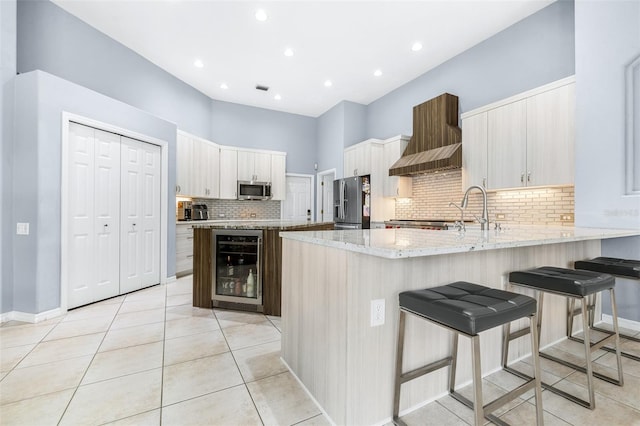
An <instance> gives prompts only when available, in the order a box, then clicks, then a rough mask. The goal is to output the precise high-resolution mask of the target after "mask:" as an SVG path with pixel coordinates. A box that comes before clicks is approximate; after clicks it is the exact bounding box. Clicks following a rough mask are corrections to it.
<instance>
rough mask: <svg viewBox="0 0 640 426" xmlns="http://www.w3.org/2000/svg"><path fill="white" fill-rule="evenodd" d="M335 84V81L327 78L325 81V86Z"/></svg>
mask: <svg viewBox="0 0 640 426" xmlns="http://www.w3.org/2000/svg"><path fill="white" fill-rule="evenodd" d="M331 86H333V82H332V81H331V80H327V81H325V82H324V87H331Z"/></svg>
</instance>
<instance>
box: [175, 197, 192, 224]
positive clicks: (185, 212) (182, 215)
mask: <svg viewBox="0 0 640 426" xmlns="http://www.w3.org/2000/svg"><path fill="white" fill-rule="evenodd" d="M191 208H192V205H191V201H178V220H191Z"/></svg>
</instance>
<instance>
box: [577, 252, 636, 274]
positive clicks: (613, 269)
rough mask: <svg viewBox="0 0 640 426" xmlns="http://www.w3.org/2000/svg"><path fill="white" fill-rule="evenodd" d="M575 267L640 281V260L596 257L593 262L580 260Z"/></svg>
mask: <svg viewBox="0 0 640 426" xmlns="http://www.w3.org/2000/svg"><path fill="white" fill-rule="evenodd" d="M574 266H575V268H576V269H586V270H587V271H596V272H604V273H605V274H612V275H619V276H621V277H629V278H635V279H640V260H630V259H618V258H615V257H596V258H595V259H591V260H579V261H577V262H576V263H575V265H574Z"/></svg>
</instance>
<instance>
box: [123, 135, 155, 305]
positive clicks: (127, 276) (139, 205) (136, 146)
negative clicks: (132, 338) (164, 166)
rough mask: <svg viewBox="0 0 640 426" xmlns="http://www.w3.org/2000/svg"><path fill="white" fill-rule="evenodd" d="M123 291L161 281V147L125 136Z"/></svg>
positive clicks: (126, 291)
mask: <svg viewBox="0 0 640 426" xmlns="http://www.w3.org/2000/svg"><path fill="white" fill-rule="evenodd" d="M121 141H122V151H121V152H122V163H121V167H122V173H121V176H122V195H121V200H122V203H121V213H120V223H121V232H120V241H121V248H120V292H121V293H128V292H130V291H134V290H138V289H140V288H143V287H148V286H150V285H154V284H158V283H159V282H160V170H161V169H160V147H157V146H155V145H151V144H147V143H144V142H140V141H137V140H134V139H130V138H126V137H122V138H121Z"/></svg>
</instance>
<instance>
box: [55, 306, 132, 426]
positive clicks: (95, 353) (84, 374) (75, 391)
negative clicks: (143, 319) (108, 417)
mask: <svg viewBox="0 0 640 426" xmlns="http://www.w3.org/2000/svg"><path fill="white" fill-rule="evenodd" d="M125 299H126V297H125V298H123V299H122V302H120V306H119V307H118V309H117V310H116V313H115V315H114V316H113V319H112V320H111V323H110V324H109V327H108V328H107V331H105V333H104V336H102V340H101V341H100V344H99V345H98V347H97V348H96V350H95V352H94V353H93V356H92V357H91V361H89V364H88V365H87V368H86V370H84V373H83V374H82V377H80V381H79V382H78V385H77V386H76V387H75V389H74V390H73V394H72V395H71V398H69V402H67V405H66V406H65V407H64V411H62V415H61V416H60V419H59V420H58V422H57V423H56V424H57V425H58V426H59V425H60V423H61V422H62V419H64V416H65V414H67V410H68V409H69V406H70V405H71V401H73V398H74V397H75V396H76V393H77V392H78V389H79V388H80V385H81V384H82V380H84V378H85V376H86V375H87V371H89V368H91V364H93V361H94V360H95V358H96V355H97V354H98V350H99V349H100V346H102V343H104V339H105V338H106V337H107V334H108V333H109V330H110V329H111V325H113V322H114V321H115V320H116V317H117V316H118V312H120V309H121V308H122V304H123V303H124V301H125ZM65 316H66V315H65ZM60 322H62V320H60ZM54 328H55V327H54Z"/></svg>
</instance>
